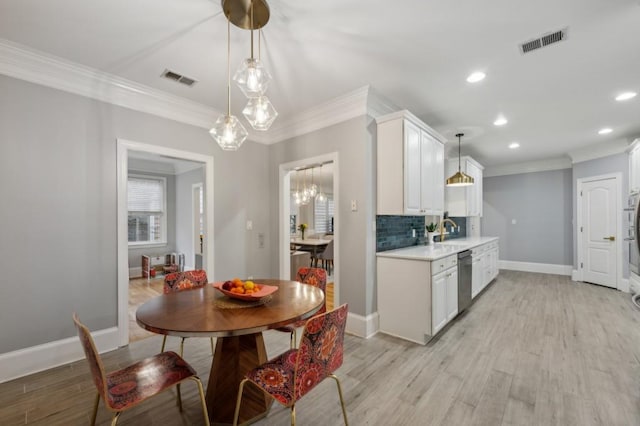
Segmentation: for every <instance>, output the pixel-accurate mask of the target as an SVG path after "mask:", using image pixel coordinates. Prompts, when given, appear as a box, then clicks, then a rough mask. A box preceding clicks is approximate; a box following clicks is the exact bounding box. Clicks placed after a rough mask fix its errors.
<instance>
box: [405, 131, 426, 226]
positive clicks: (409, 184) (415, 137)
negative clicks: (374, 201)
mask: <svg viewBox="0 0 640 426" xmlns="http://www.w3.org/2000/svg"><path fill="white" fill-rule="evenodd" d="M421 144H422V141H421V136H420V128H419V127H418V126H416V125H415V124H413V123H411V122H410V121H407V120H405V121H404V209H405V213H406V214H420V213H421V210H422V207H421V206H422V190H421V179H422V177H421V173H420V172H421V169H422V167H421V164H422V161H421V160H422V159H421V157H420V151H421V149H420V147H421Z"/></svg>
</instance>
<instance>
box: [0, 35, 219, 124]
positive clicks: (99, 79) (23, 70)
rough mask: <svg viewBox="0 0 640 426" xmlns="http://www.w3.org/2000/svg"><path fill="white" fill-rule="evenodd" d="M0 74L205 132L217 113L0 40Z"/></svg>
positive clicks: (186, 100) (160, 92) (185, 100)
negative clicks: (179, 123) (151, 115)
mask: <svg viewBox="0 0 640 426" xmlns="http://www.w3.org/2000/svg"><path fill="white" fill-rule="evenodd" d="M0 74H4V75H7V76H9V77H13V78H17V79H20V80H25V81H29V82H31V83H36V84H40V85H43V86H47V87H51V88H54V89H58V90H62V91H65V92H69V93H73V94H76V95H80V96H84V97H87V98H91V99H96V100H99V101H102V102H107V103H110V104H113V105H118V106H121V107H124V108H129V109H133V110H136V111H141V112H145V113H148V114H153V115H156V116H159V117H163V118H168V119H170V120H174V121H179V122H181V123H186V124H191V125H193V126H197V127H202V128H205V129H209V128H210V127H211V126H212V124H213V121H214V120H215V119H216V117H218V116H219V115H220V114H221V113H220V112H219V111H216V110H215V109H213V108H211V107H208V106H206V105H203V104H200V103H197V102H193V101H190V100H188V99H185V98H182V97H179V96H174V95H171V94H168V93H166V92H163V91H160V90H157V89H153V88H151V87H148V86H145V85H142V84H138V83H135V82H133V81H131V80H127V79H124V78H120V77H117V76H115V75H112V74H109V73H106V72H102V71H99V70H97V69H94V68H90V67H87V66H84V65H80V64H77V63H74V62H71V61H67V60H65V59H62V58H58V57H55V56H52V55H48V54H46V53H43V52H40V51H37V50H33V49H31V48H28V47H26V46H23V45H20V44H17V43H14V42H11V41H8V40H5V39H0Z"/></svg>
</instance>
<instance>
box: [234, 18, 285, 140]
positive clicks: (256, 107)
mask: <svg viewBox="0 0 640 426" xmlns="http://www.w3.org/2000/svg"><path fill="white" fill-rule="evenodd" d="M252 34H253V33H252ZM261 54H262V29H260V30H259V31H258V61H260V59H261ZM252 55H253V53H252ZM242 114H243V115H244V117H245V118H246V119H247V121H248V122H249V124H251V127H253V128H254V129H255V130H260V131H266V130H269V127H271V125H272V124H273V122H274V121H275V119H276V117H277V116H278V111H276V109H275V108H274V107H273V104H272V103H271V101H270V100H269V98H268V97H267V96H266V95H264V94H262V95H260V96H258V97H255V98H251V97H250V98H249V102H248V103H247V106H245V107H244V109H243V110H242Z"/></svg>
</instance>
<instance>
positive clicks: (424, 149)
mask: <svg viewBox="0 0 640 426" xmlns="http://www.w3.org/2000/svg"><path fill="white" fill-rule="evenodd" d="M420 149H421V153H420V154H421V161H422V164H420V170H421V179H420V184H421V188H420V195H421V207H422V212H424V213H428V214H431V209H432V206H433V200H434V194H433V185H434V182H433V181H434V175H433V163H434V161H433V144H432V141H431V137H430V136H429V134H428V133H426V132H424V131H423V132H420Z"/></svg>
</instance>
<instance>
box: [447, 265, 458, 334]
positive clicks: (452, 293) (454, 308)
mask: <svg viewBox="0 0 640 426" xmlns="http://www.w3.org/2000/svg"><path fill="white" fill-rule="evenodd" d="M456 315H458V269H457V268H451V269H448V273H447V322H449V321H451V320H452V319H454V318H455V317H456Z"/></svg>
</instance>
